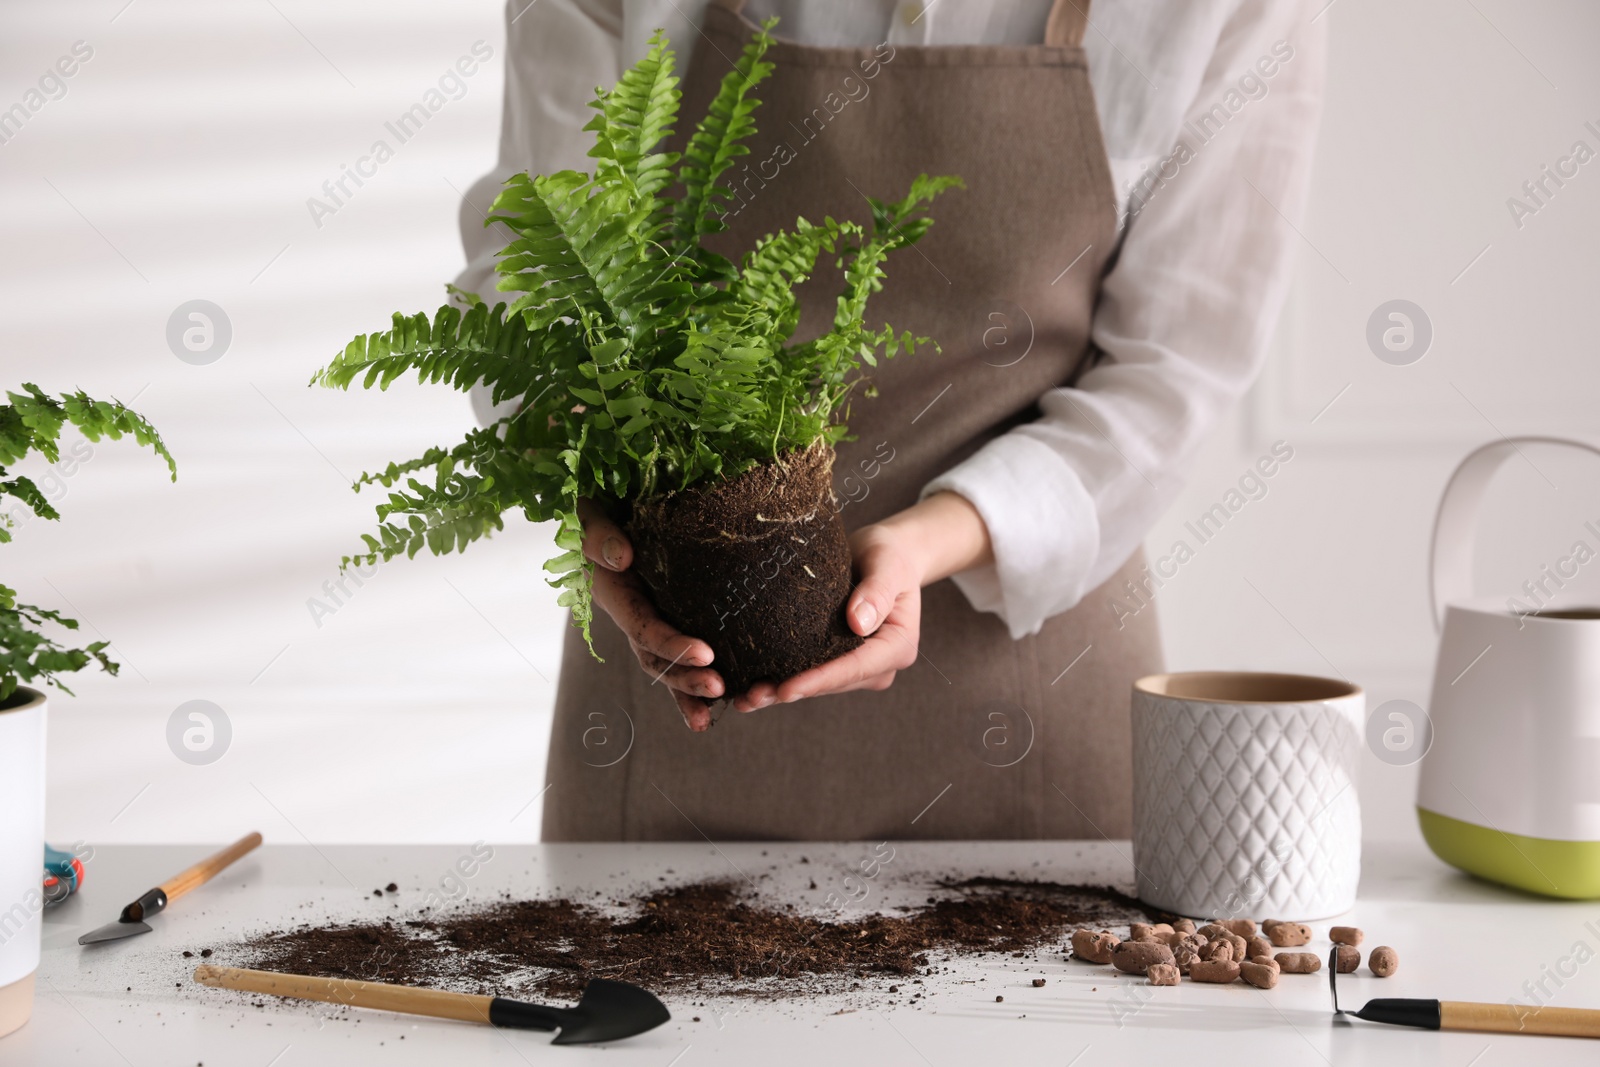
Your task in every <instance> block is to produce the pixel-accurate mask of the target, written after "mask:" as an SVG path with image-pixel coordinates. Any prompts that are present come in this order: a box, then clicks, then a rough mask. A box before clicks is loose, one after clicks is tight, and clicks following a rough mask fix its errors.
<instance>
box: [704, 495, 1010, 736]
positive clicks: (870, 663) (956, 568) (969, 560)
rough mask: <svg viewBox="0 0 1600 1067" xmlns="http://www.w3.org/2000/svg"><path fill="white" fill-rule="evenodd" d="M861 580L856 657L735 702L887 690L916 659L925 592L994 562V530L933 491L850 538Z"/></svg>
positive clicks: (755, 704) (757, 688) (751, 707)
mask: <svg viewBox="0 0 1600 1067" xmlns="http://www.w3.org/2000/svg"><path fill="white" fill-rule="evenodd" d="M850 553H851V555H852V556H853V557H854V559H855V566H856V574H857V577H858V579H859V581H858V584H857V585H856V587H855V590H854V591H853V592H851V594H850V599H849V600H848V601H847V602H846V604H845V617H846V618H847V619H848V620H849V623H850V628H851V629H852V630H854V631H855V632H856V633H858V634H860V635H861V636H862V637H865V638H866V639H867V641H866V643H865V644H863V645H862V646H861V647H860V648H857V649H856V650H854V651H853V652H847V653H845V654H844V655H843V656H840V657H839V658H838V659H834V660H830V661H829V662H827V663H824V664H823V665H822V666H820V667H813V668H812V669H811V670H809V671H806V672H804V673H803V674H797V675H795V676H794V677H793V678H790V679H787V680H786V681H783V682H781V683H778V684H773V683H771V682H757V683H756V684H755V685H753V686H751V687H750V691H749V692H748V693H744V694H741V695H740V696H738V697H736V698H734V700H733V706H734V707H735V708H737V709H738V710H740V711H755V710H757V709H758V708H764V707H768V706H770V705H772V704H777V703H785V704H787V703H792V702H794V701H796V700H802V699H804V698H805V697H814V696H822V695H824V694H827V693H846V692H849V691H850V690H852V689H887V688H889V686H890V685H891V684H892V683H893V682H894V676H895V674H896V673H897V672H899V671H903V670H905V669H906V668H907V667H909V666H911V665H912V664H913V663H915V662H916V661H917V642H918V640H919V638H920V637H921V632H922V587H923V586H925V585H928V584H930V583H933V582H936V581H939V580H940V579H941V578H948V577H949V576H950V575H952V574H957V573H960V572H961V571H964V570H967V569H968V568H969V567H976V566H978V565H979V564H981V563H987V562H990V561H992V560H993V559H994V549H993V547H992V545H991V544H990V542H989V528H988V527H987V526H985V525H984V522H983V516H981V515H980V514H978V509H977V508H975V507H973V506H972V504H971V503H969V502H968V501H967V499H966V498H965V497H963V496H960V495H958V494H956V493H950V492H940V493H934V494H932V495H930V496H928V497H926V498H925V499H923V500H921V501H919V502H918V503H916V504H914V505H912V506H911V507H909V508H907V509H906V510H904V511H901V512H898V513H897V514H894V515H891V516H890V517H889V518H887V519H885V520H883V521H882V522H878V523H874V524H872V525H871V526H863V527H862V528H861V529H859V530H857V531H856V532H855V533H854V534H852V535H851V536H850Z"/></svg>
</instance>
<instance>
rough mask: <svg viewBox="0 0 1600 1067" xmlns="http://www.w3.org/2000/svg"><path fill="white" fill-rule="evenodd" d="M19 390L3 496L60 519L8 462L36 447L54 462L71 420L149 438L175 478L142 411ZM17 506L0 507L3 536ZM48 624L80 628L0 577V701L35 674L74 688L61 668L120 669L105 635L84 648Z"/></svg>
mask: <svg viewBox="0 0 1600 1067" xmlns="http://www.w3.org/2000/svg"><path fill="white" fill-rule="evenodd" d="M22 388H23V392H21V393H13V392H7V393H6V401H7V403H5V404H3V405H0V501H3V500H4V499H5V498H6V497H12V498H14V499H15V500H16V501H18V502H19V503H20V504H21V505H22V506H24V507H26V508H27V509H28V510H29V511H31V512H32V513H33V514H34V515H36V516H38V517H39V518H41V519H50V520H59V519H60V518H61V513H60V512H58V511H57V510H56V509H55V507H54V506H53V505H51V503H50V501H49V499H48V498H47V497H46V496H45V494H44V491H43V490H41V489H40V488H39V486H38V483H36V482H34V481H33V480H32V479H31V478H28V477H27V476H25V475H21V474H12V473H11V472H10V471H9V470H7V467H8V465H10V464H13V463H16V462H17V461H19V460H21V459H22V458H23V457H24V456H26V455H28V454H29V453H31V452H37V453H39V454H40V455H41V456H43V457H44V458H45V459H46V460H48V461H49V462H51V463H55V462H58V461H59V460H60V459H61V449H60V444H59V442H60V439H61V430H62V428H63V427H65V426H67V425H72V426H75V427H77V428H78V430H79V431H80V432H81V433H82V434H83V435H84V436H85V437H87V438H88V439H89V440H91V441H99V440H100V439H101V438H102V437H109V438H111V439H112V440H113V441H115V440H120V439H121V438H122V437H123V436H124V435H128V436H131V437H132V438H133V439H134V440H135V441H137V442H138V443H139V444H141V445H147V446H149V447H150V448H151V449H152V450H154V451H155V453H156V454H157V455H159V456H160V457H161V458H162V459H164V460H166V461H167V469H168V471H169V472H170V473H171V475H172V478H173V480H174V481H176V480H177V477H178V467H177V464H176V463H174V462H173V459H172V455H171V453H169V452H168V451H167V447H166V445H165V444H163V443H162V441H161V435H160V434H158V433H156V431H155V428H154V427H153V426H151V425H150V424H149V423H148V422H146V421H145V420H144V419H143V418H142V417H140V416H139V415H138V414H137V413H135V412H133V411H131V410H129V409H128V408H126V407H124V406H123V405H121V404H119V403H117V402H115V401H104V400H95V399H93V398H92V397H90V396H89V395H88V394H86V393H82V392H77V393H65V394H63V395H61V396H60V397H53V396H51V395H49V394H48V393H46V392H44V391H43V390H41V389H40V388H39V387H38V386H37V385H33V384H31V383H29V384H24V385H23V387H22ZM13 514H14V512H13V511H12V510H10V509H8V510H6V511H4V512H0V542H6V541H10V540H11V529H12V527H13V526H14V525H15V519H14V518H13ZM48 624H53V625H56V626H60V627H61V628H63V629H66V630H76V629H77V628H78V623H77V621H76V620H75V619H69V618H66V617H64V616H62V615H61V614H60V613H59V612H57V611H53V610H51V609H49V608H41V607H36V606H35V605H33V604H20V603H18V602H17V593H16V590H14V589H11V588H9V587H8V586H5V585H0V707H4V706H5V705H6V704H7V702H8V701H10V700H11V699H12V698H13V697H14V696H15V694H16V691H17V686H18V685H20V684H21V683H23V682H32V681H35V680H38V681H41V682H43V683H47V684H49V685H53V686H55V687H56V688H57V689H60V690H61V691H62V692H64V693H67V694H69V695H70V694H71V693H72V690H70V689H68V688H67V687H66V685H65V684H63V683H62V682H61V680H60V677H59V676H60V675H62V674H69V673H72V672H74V671H80V670H82V669H83V668H85V667H87V666H89V664H91V663H98V664H99V665H100V668H101V669H102V670H104V671H105V672H106V673H108V674H116V673H117V664H116V662H115V661H113V660H112V659H111V657H110V656H108V655H107V654H106V651H105V650H106V647H107V645H108V642H105V641H95V642H92V643H90V644H88V645H86V646H85V647H83V648H69V647H67V646H64V645H61V644H59V643H58V642H56V641H55V640H54V639H52V638H51V637H49V636H47V635H46V634H45V633H44V632H43V630H41V629H40V627H44V626H46V625H48Z"/></svg>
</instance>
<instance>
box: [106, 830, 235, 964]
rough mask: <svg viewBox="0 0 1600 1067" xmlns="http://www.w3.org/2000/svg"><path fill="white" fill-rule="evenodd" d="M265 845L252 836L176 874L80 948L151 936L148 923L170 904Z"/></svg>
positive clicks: (124, 909) (133, 904)
mask: <svg viewBox="0 0 1600 1067" xmlns="http://www.w3.org/2000/svg"><path fill="white" fill-rule="evenodd" d="M259 844H261V835H260V834H258V833H253V832H252V833H248V834H245V835H244V836H243V837H241V838H239V840H237V841H235V842H234V843H233V844H231V845H229V846H228V847H227V848H225V849H223V850H222V851H221V852H218V853H216V854H215V855H213V856H207V857H206V858H205V859H203V860H201V861H200V862H199V863H197V864H195V865H194V866H193V867H190V868H189V869H188V870H186V871H184V872H182V873H181V874H175V875H173V876H172V877H171V878H168V879H167V880H166V881H165V882H162V883H161V884H160V885H158V886H156V887H155V888H154V889H152V890H150V892H148V893H146V894H145V895H144V896H142V897H140V898H139V899H138V900H136V901H134V902H133V903H132V904H129V905H128V906H127V907H126V908H123V909H122V914H121V916H119V917H118V918H117V921H116V922H114V923H106V925H104V926H102V927H100V928H99V929H98V930H90V931H89V932H88V933H86V934H84V935H83V936H82V937H80V938H78V944H80V945H94V944H98V943H100V942H101V941H120V940H122V939H123V938H124V937H132V936H133V935H135V934H147V933H149V932H150V924H149V923H147V922H145V920H146V919H148V918H150V916H152V915H154V914H156V913H157V912H159V911H161V910H162V909H164V908H165V907H166V906H167V905H168V904H170V903H172V902H173V901H174V900H177V899H178V898H179V897H181V896H183V895H184V894H185V893H187V892H189V890H191V889H198V888H199V887H200V886H203V885H205V884H206V883H207V882H209V881H211V879H213V878H215V877H216V876H217V875H219V874H221V873H222V871H223V870H224V869H225V868H226V867H228V866H229V865H230V864H232V863H233V861H234V860H236V859H238V858H239V857H240V856H243V855H244V854H245V853H246V852H249V851H250V850H251V849H253V848H255V847H256V846H257V845H259Z"/></svg>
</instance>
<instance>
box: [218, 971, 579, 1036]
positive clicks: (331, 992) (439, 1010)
mask: <svg viewBox="0 0 1600 1067" xmlns="http://www.w3.org/2000/svg"><path fill="white" fill-rule="evenodd" d="M194 980H195V981H196V982H199V983H200V984H201V985H208V986H212V987H214V988H217V989H237V990H239V991H241V992H245V993H267V994H270V995H271V996H275V997H295V998H297V999H299V1000H321V1001H324V1002H326V1003H329V1004H344V1005H347V1006H349V1007H352V1008H375V1009H377V1010H379V1011H398V1012H405V1013H406V1014H409V1015H431V1016H433V1017H434V1018H436V1019H460V1020H461V1021H463V1022H469V1023H487V1022H489V1021H490V1013H489V1004H490V1002H491V1001H493V1000H494V998H493V997H486V996H481V995H478V994H474V993H451V992H446V991H445V990H442V989H418V988H415V987H413V986H399V985H389V984H387V983H385V982H363V981H359V980H357V979H354V978H316V977H312V976H310V975H303V974H279V973H277V972H275V971H250V970H245V969H244V968H242V967H218V966H215V965H214V964H210V963H202V964H201V965H200V966H198V967H196V968H195V971H194ZM547 1029H550V1028H547Z"/></svg>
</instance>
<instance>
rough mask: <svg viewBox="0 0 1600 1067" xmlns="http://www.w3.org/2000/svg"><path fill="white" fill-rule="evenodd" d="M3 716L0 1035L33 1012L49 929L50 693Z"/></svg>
mask: <svg viewBox="0 0 1600 1067" xmlns="http://www.w3.org/2000/svg"><path fill="white" fill-rule="evenodd" d="M18 692H19V693H23V694H27V695H28V696H29V697H31V698H32V699H30V700H27V701H26V702H24V703H23V704H20V705H18V706H17V707H14V708H8V709H6V710H4V711H0V1037H4V1036H5V1035H6V1034H9V1033H11V1032H12V1031H13V1030H16V1029H18V1028H19V1027H21V1026H22V1025H23V1024H24V1023H26V1022H27V1021H28V1016H30V1015H31V1014H33V974H34V971H36V970H37V969H38V967H39V939H40V935H41V934H42V933H43V930H44V896H43V894H42V893H41V886H42V884H43V881H44V733H45V711H46V708H47V704H46V701H45V695H44V694H43V693H40V692H36V691H35V690H32V689H26V688H23V689H19V690H18Z"/></svg>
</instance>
